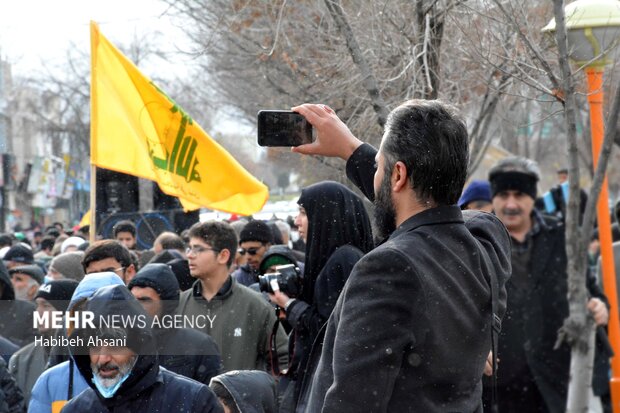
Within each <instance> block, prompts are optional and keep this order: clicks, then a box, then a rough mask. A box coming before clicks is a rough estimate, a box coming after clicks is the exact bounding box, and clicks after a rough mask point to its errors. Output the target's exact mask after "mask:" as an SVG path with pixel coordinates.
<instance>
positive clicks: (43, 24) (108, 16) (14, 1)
mask: <svg viewBox="0 0 620 413" xmlns="http://www.w3.org/2000/svg"><path fill="white" fill-rule="evenodd" d="M167 10H168V6H167V5H166V4H164V3H163V2H162V1H160V0H0V56H1V57H2V58H3V59H4V60H8V61H9V62H10V63H11V67H12V73H13V76H20V75H23V76H31V75H35V74H36V73H37V72H38V71H39V70H40V66H41V64H42V62H45V64H48V65H50V66H52V67H55V66H62V64H63V62H65V61H66V56H67V50H68V49H69V48H70V47H71V45H72V44H73V45H75V46H76V47H78V48H79V49H81V50H83V51H84V52H87V53H90V27H89V24H90V21H91V20H94V21H96V22H97V23H98V24H99V29H100V30H101V33H102V34H103V35H104V36H105V37H107V38H108V39H109V40H110V41H111V42H112V43H113V44H115V45H116V46H128V45H129V44H131V42H132V40H133V39H134V38H135V37H136V36H137V37H138V38H141V37H143V36H147V35H149V34H153V33H155V32H161V33H162V34H163V36H158V37H157V38H158V39H160V41H162V42H165V44H162V45H160V46H161V48H162V49H163V50H164V51H167V52H177V51H178V50H179V49H181V50H188V49H189V45H188V43H187V40H186V38H185V36H184V35H183V33H182V31H181V30H180V29H179V28H178V27H177V26H176V25H175V24H174V22H173V19H172V18H171V17H170V16H169V15H168V14H166V11H167ZM187 60H188V58H187V56H179V55H177V57H176V58H175V59H169V61H168V62H163V61H161V60H159V61H158V62H157V66H151V67H148V66H147V67H144V66H143V65H141V66H140V69H141V71H142V72H143V73H144V74H146V75H147V76H149V77H156V76H158V77H163V78H170V77H174V76H178V77H183V76H184V75H185V74H187V69H186V65H185V64H184V62H187ZM216 118H217V119H216V121H215V125H214V126H215V129H217V130H220V131H240V130H242V131H244V132H246V133H248V132H249V130H250V129H249V128H248V127H247V126H245V125H244V126H241V125H239V124H238V123H236V122H234V119H232V120H231V119H229V118H228V115H226V114H222V113H218V114H217V115H216Z"/></svg>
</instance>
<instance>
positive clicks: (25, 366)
mask: <svg viewBox="0 0 620 413" xmlns="http://www.w3.org/2000/svg"><path fill="white" fill-rule="evenodd" d="M77 286H78V282H77V281H75V280H58V281H50V282H49V283H47V284H43V285H42V286H40V287H39V289H38V290H37V292H36V295H35V296H34V300H35V303H36V305H37V312H38V313H39V314H44V313H47V312H51V311H65V310H66V309H67V306H68V305H69V301H70V300H71V296H72V295H73V292H74V291H75V289H76V288H77ZM37 328H38V332H39V334H38V337H40V338H50V337H53V336H54V334H55V330H54V329H52V328H48V327H47V326H45V325H39V326H38V327H37ZM46 342H48V341H46V340H40V341H39V342H38V343H37V341H36V340H35V342H33V343H30V344H28V345H27V346H25V347H23V348H22V349H21V350H19V351H18V352H17V353H15V354H13V356H12V357H11V360H10V361H9V371H10V372H11V374H13V376H14V377H15V380H16V381H17V385H18V386H19V387H20V389H21V390H22V393H23V394H24V399H25V400H26V403H28V401H29V400H30V392H31V391H32V387H33V386H34V384H35V382H36V381H37V378H38V377H39V376H40V375H41V373H43V371H44V370H45V366H46V365H47V359H48V357H49V350H50V347H48V346H46V345H45V344H43V343H46Z"/></svg>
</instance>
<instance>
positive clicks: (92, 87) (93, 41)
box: [88, 20, 99, 245]
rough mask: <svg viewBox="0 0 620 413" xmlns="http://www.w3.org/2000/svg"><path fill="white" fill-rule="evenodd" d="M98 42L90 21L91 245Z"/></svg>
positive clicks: (93, 233) (94, 215) (94, 226)
mask: <svg viewBox="0 0 620 413" xmlns="http://www.w3.org/2000/svg"><path fill="white" fill-rule="evenodd" d="M98 43H99V28H98V27H97V23H95V22H94V21H92V20H91V22H90V70H91V73H90V231H88V240H89V242H90V244H91V245H92V244H93V243H94V242H95V240H96V239H97V238H96V237H97V167H96V166H95V164H94V162H93V154H94V153H95V150H96V149H95V145H94V142H95V139H94V138H95V133H96V131H97V122H98V121H99V119H98V114H97V105H96V102H97V81H96V79H97V70H96V68H97V65H96V62H97V53H96V49H97V44H98Z"/></svg>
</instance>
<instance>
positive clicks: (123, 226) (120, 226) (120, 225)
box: [112, 220, 137, 238]
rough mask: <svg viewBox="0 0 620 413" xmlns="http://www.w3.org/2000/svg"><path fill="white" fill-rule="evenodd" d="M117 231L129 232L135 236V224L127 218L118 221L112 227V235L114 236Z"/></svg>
mask: <svg viewBox="0 0 620 413" xmlns="http://www.w3.org/2000/svg"><path fill="white" fill-rule="evenodd" d="M119 232H129V233H130V234H131V235H132V236H133V237H134V238H135V237H136V232H137V231H136V224H134V223H133V222H131V221H129V220H122V221H118V222H117V223H116V224H114V227H112V236H113V237H114V238H116V236H117V235H118V233H119Z"/></svg>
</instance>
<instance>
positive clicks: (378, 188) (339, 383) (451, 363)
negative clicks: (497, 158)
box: [293, 100, 511, 412]
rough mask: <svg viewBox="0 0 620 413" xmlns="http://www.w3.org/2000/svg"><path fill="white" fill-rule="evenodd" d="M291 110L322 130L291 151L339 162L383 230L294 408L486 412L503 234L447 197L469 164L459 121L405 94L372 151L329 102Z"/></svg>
mask: <svg viewBox="0 0 620 413" xmlns="http://www.w3.org/2000/svg"><path fill="white" fill-rule="evenodd" d="M293 110H294V111H296V112H298V113H300V114H301V115H303V116H304V117H305V118H306V119H307V120H308V121H309V122H310V123H311V124H312V125H313V126H314V127H315V128H316V130H317V132H318V136H317V140H316V142H314V143H311V144H307V145H302V146H299V147H295V148H293V151H294V152H297V153H302V154H314V155H325V156H337V157H340V158H342V159H344V160H346V161H347V165H346V169H347V175H348V176H349V178H350V179H351V180H352V181H353V182H354V183H355V184H356V185H357V186H358V187H359V188H360V189H361V190H362V191H363V192H364V194H365V195H366V196H367V197H368V198H369V199H370V200H374V204H375V211H374V216H375V223H376V226H377V228H378V230H379V232H380V234H381V235H382V236H383V237H385V238H386V239H385V241H384V242H383V243H382V244H380V245H379V246H378V247H377V248H375V249H374V250H373V251H371V252H369V253H368V254H366V255H365V256H364V257H363V258H362V259H361V260H360V261H359V262H358V263H357V264H356V265H355V267H354V268H353V270H352V272H351V275H350V277H349V279H348V281H347V284H346V286H345V288H344V290H343V291H342V294H341V295H340V298H339V299H338V302H337V303H336V307H335V308H334V311H333V313H332V314H331V316H330V318H329V320H328V322H327V326H326V329H325V339H324V342H323V348H322V351H321V352H320V360H317V358H318V353H319V351H318V349H317V348H313V353H312V354H311V356H310V358H311V359H310V362H309V366H308V371H313V369H315V374H314V377H310V378H308V379H307V380H306V385H305V386H304V389H302V394H301V396H300V400H299V403H298V407H297V411H299V412H302V411H304V412H321V411H322V412H335V411H338V412H359V411H373V412H388V411H389V412H392V411H394V412H406V411H411V410H412V409H415V410H416V411H424V412H445V411H462V412H465V411H467V412H476V411H482V403H481V396H482V383H481V377H482V373H483V370H484V366H485V362H486V359H487V355H488V353H489V350H490V349H491V337H492V334H491V330H492V326H493V319H494V318H496V319H500V318H501V316H503V314H504V312H505V309H506V295H505V291H506V290H505V286H504V284H505V281H506V279H507V278H508V277H509V275H510V271H511V269H510V241H509V237H508V234H507V231H506V229H505V228H504V226H503V225H502V224H501V222H500V221H499V220H498V219H497V218H496V217H494V216H493V215H490V214H483V213H479V212H468V213H467V214H464V213H462V212H461V210H460V209H459V207H458V206H456V205H455V204H456V202H457V201H458V199H459V196H460V194H461V191H462V189H463V185H464V182H465V177H466V176H467V165H468V160H469V154H468V137H467V129H466V127H465V123H464V122H463V121H462V120H461V119H460V117H459V116H458V115H457V114H456V112H455V110H454V109H453V108H452V107H450V106H449V105H446V104H444V103H442V102H439V101H424V100H411V101H407V102H405V103H403V104H402V105H400V106H399V107H397V108H396V109H394V110H393V111H392V112H391V113H390V116H389V117H388V121H387V124H386V127H385V134H384V136H383V139H382V142H381V146H380V149H379V151H377V150H376V149H374V148H373V147H371V146H370V145H367V144H363V143H362V142H361V141H360V140H358V139H357V138H355V136H353V134H352V133H351V131H350V130H349V129H348V128H347V126H346V125H345V124H344V123H343V122H342V121H341V120H340V119H339V118H338V117H337V116H336V114H335V113H334V112H333V111H332V110H331V109H330V108H329V107H327V106H324V105H311V104H305V105H302V106H299V107H295V108H293ZM373 174H374V175H373ZM464 215H466V216H464ZM492 286H494V288H493V287H492ZM492 289H493V292H492ZM492 296H495V298H496V299H495V300H492V298H491V297H492ZM498 297H499V298H498ZM319 341H320V340H316V341H315V343H316V342H319Z"/></svg>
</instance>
